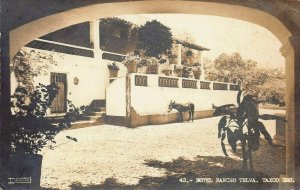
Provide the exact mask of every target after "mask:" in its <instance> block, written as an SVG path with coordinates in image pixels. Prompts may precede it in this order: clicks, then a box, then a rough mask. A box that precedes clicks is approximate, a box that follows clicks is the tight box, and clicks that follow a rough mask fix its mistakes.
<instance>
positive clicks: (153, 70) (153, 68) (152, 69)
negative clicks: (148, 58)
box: [148, 65, 159, 74]
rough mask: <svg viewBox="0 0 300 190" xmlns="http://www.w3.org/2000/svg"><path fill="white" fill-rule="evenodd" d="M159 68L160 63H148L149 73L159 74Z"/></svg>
mask: <svg viewBox="0 0 300 190" xmlns="http://www.w3.org/2000/svg"><path fill="white" fill-rule="evenodd" d="M158 69H159V65H148V73H149V74H157V73H158Z"/></svg>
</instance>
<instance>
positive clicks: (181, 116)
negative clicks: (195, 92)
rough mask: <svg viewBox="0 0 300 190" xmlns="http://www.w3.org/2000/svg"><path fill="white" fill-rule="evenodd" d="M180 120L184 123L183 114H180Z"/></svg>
mask: <svg viewBox="0 0 300 190" xmlns="http://www.w3.org/2000/svg"><path fill="white" fill-rule="evenodd" d="M180 120H181V122H183V114H182V112H180Z"/></svg>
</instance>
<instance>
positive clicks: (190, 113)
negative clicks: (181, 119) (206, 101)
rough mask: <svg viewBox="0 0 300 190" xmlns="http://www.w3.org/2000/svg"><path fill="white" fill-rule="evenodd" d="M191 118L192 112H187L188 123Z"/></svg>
mask: <svg viewBox="0 0 300 190" xmlns="http://www.w3.org/2000/svg"><path fill="white" fill-rule="evenodd" d="M191 116H192V112H191V111H189V120H188V122H189V121H190V120H191Z"/></svg>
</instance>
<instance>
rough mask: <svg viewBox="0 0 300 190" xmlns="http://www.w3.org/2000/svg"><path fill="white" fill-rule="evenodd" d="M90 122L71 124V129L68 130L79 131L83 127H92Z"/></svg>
mask: <svg viewBox="0 0 300 190" xmlns="http://www.w3.org/2000/svg"><path fill="white" fill-rule="evenodd" d="M92 123H93V122H92V121H88V120H83V121H76V122H74V123H72V124H71V127H70V128H69V129H79V128H84V127H90V126H92Z"/></svg>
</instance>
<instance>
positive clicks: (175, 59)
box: [169, 57, 178, 65]
mask: <svg viewBox="0 0 300 190" xmlns="http://www.w3.org/2000/svg"><path fill="white" fill-rule="evenodd" d="M169 63H170V64H174V65H177V64H178V58H177V57H170V58H169Z"/></svg>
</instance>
